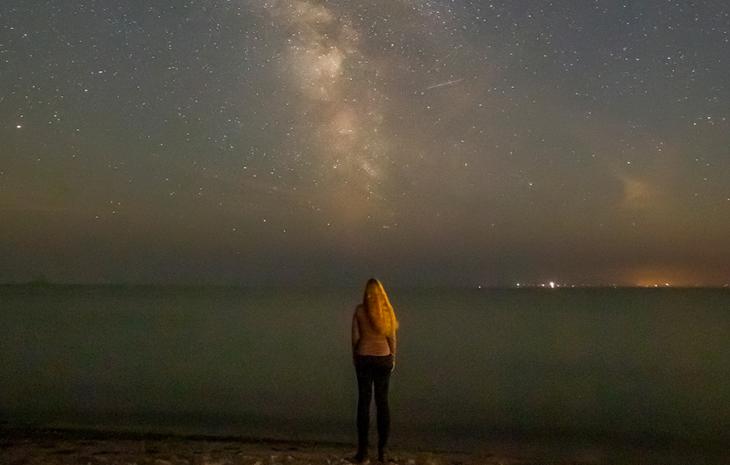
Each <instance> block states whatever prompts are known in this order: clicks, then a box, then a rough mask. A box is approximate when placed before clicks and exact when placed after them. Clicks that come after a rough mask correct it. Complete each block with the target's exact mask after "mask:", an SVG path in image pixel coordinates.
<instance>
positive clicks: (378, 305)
mask: <svg viewBox="0 0 730 465" xmlns="http://www.w3.org/2000/svg"><path fill="white" fill-rule="evenodd" d="M362 305H363V306H364V307H365V313H366V314H367V316H368V319H369V320H370V323H371V324H372V325H373V328H375V331H377V332H378V333H380V334H383V335H389V334H392V333H394V332H395V331H396V330H397V329H398V320H397V319H396V317H395V311H393V306H392V305H391V304H390V300H389V299H388V294H386V293H385V289H384V288H383V285H382V284H381V283H380V281H378V280H377V279H375V278H370V279H369V280H368V282H367V284H365V292H364V295H363V298H362Z"/></svg>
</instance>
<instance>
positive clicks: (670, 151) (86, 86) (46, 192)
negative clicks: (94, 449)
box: [0, 0, 730, 286]
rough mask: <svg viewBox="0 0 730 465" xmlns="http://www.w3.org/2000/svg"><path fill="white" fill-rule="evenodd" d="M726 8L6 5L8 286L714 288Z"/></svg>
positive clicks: (627, 4) (372, 3) (729, 12)
mask: <svg viewBox="0 0 730 465" xmlns="http://www.w3.org/2000/svg"><path fill="white" fill-rule="evenodd" d="M729 50H730V4H729V3H727V2H725V1H723V0H697V1H684V0H682V1H668V0H643V1H638V0H637V1H618V0H610V1H609V0H585V1H583V0H582V1H573V0H571V1H568V0H563V1H532V0H525V1H514V0H512V1H508V0H494V1H466V0H433V1H427V0H362V1H359V0H358V1H354V0H353V1H345V0H330V1H317V0H291V1H286V0H255V1H254V0H228V1H222V0H212V1H179V0H152V1H147V0H144V1H143V0H130V1H125V2H118V1H111V0H96V1H90V0H77V1H61V0H49V1H41V0H3V1H2V3H1V4H0V281H2V282H18V281H25V280H30V279H34V278H36V277H38V276H45V277H46V278H48V279H49V280H52V281H59V282H90V283H106V282H115V283H116V282H121V283H211V284H252V285H262V284H286V285H296V284H342V285H349V284H353V283H361V282H364V281H365V279H366V278H367V277H369V276H370V275H374V276H378V277H380V278H381V279H383V280H384V282H386V284H389V283H391V284H397V285H467V286H472V285H513V284H514V283H516V282H522V283H540V282H545V281H547V280H554V281H556V282H560V283H565V284H588V285H608V284H619V285H654V284H663V283H670V284H672V285H724V284H726V283H727V282H728V281H730V239H728V238H730V121H729V120H728V118H729V117H730V114H729V113H730V77H729V76H730V53H729V52H728V51H729Z"/></svg>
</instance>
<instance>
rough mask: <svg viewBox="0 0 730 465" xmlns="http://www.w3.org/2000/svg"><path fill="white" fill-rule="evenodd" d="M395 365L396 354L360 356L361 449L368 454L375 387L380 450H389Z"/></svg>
mask: <svg viewBox="0 0 730 465" xmlns="http://www.w3.org/2000/svg"><path fill="white" fill-rule="evenodd" d="M392 368H393V356H392V355H356V356H355V371H356V373H357V388H358V389H357V390H358V398H357V450H358V452H360V453H364V452H366V451H367V448H368V430H369V427H370V400H371V398H372V396H373V385H374V386H375V408H376V409H377V415H378V416H377V419H378V451H382V450H384V449H385V446H386V445H387V444H388V434H389V432H390V410H389V408H388V382H389V381H390V371H391V369H392Z"/></svg>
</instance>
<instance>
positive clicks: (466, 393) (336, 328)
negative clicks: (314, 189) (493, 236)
mask: <svg viewBox="0 0 730 465" xmlns="http://www.w3.org/2000/svg"><path fill="white" fill-rule="evenodd" d="M360 292H361V290H360V289H334V290H326V289H314V290H291V289H289V290H282V289H240V288H174V287H104V286H99V287H93V286H77V287H36V288H20V287H4V288H0V354H1V355H0V359H1V360H2V363H0V380H1V381H0V413H1V414H2V417H3V419H4V420H3V421H4V422H5V423H6V424H17V423H24V424H36V425H48V426H78V427H94V428H112V429H129V430H137V431H164V432H166V431H173V432H184V433H208V434H235V435H243V436H262V435H263V436H269V437H271V436H273V437H284V438H290V439H291V438H296V439H327V440H344V441H353V440H354V411H355V404H356V383H355V375H354V371H353V367H352V364H351V355H350V340H349V338H350V324H351V316H352V310H353V308H354V306H355V305H356V304H357V301H358V299H359V298H360ZM391 299H392V302H393V304H394V306H395V308H396V311H397V313H398V316H399V319H400V323H401V330H400V332H399V356H398V364H397V367H396V370H395V372H394V374H393V377H392V379H391V405H392V406H391V408H392V416H393V428H392V429H393V433H392V434H393V443H394V444H399V443H407V442H408V441H413V443H415V442H418V441H421V442H422V441H424V440H427V441H429V442H428V444H429V445H431V446H441V447H446V448H448V446H450V445H452V446H453V445H455V444H458V445H459V446H464V447H466V446H467V445H468V444H475V443H478V442H479V441H488V440H490V439H493V438H495V437H516V436H531V437H538V436H539V437H542V436H543V435H565V436H566V437H573V436H576V437H617V438H637V439H641V440H646V439H649V440H653V439H656V440H665V439H672V440H674V439H678V440H687V441H692V442H699V443H702V442H705V441H709V442H713V443H717V442H721V441H724V440H727V439H729V438H730V433H729V432H730V291H728V290H727V289H657V290H652V289H555V290H546V289H533V290H529V289H522V290H443V289H441V290H423V289H420V290H413V289H410V290H398V289H392V290H391Z"/></svg>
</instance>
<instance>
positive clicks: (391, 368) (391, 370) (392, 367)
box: [390, 355, 395, 373]
mask: <svg viewBox="0 0 730 465" xmlns="http://www.w3.org/2000/svg"><path fill="white" fill-rule="evenodd" d="M393 370H395V355H393V365H391V367H390V372H391V373H393Z"/></svg>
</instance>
